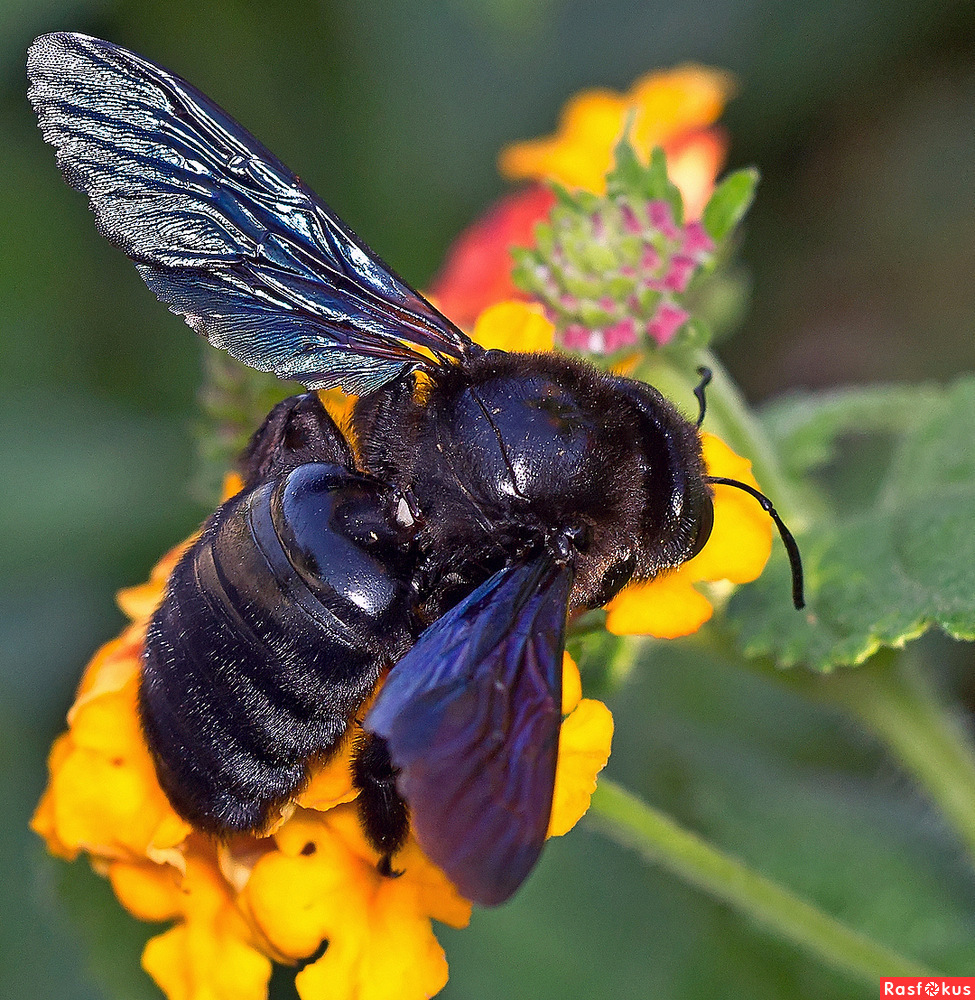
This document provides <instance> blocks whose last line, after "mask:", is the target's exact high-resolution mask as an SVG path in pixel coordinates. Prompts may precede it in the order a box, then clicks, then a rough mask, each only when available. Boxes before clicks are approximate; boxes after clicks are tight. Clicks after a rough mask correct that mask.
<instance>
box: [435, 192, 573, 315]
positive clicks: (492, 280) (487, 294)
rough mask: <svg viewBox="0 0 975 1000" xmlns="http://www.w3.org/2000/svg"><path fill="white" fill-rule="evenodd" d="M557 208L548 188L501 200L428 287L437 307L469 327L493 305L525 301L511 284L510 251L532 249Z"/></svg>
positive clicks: (458, 242)
mask: <svg viewBox="0 0 975 1000" xmlns="http://www.w3.org/2000/svg"><path fill="white" fill-rule="evenodd" d="M554 204H555V195H554V194H553V193H552V192H551V191H550V190H549V189H548V187H546V186H545V185H544V184H530V185H528V186H527V187H524V188H522V189H521V190H520V191H515V192H513V193H512V194H508V195H505V196H504V197H502V198H500V199H498V201H496V202H495V203H494V204H493V205H492V206H491V207H490V208H489V209H488V210H487V211H486V212H485V213H484V214H483V215H482V216H481V217H480V218H479V219H478V220H477V221H476V222H474V223H473V224H472V225H470V226H469V227H468V228H467V229H465V230H464V231H463V232H462V233H461V234H460V236H458V237H457V239H456V240H455V241H454V242H453V244H452V245H451V247H450V249H449V250H448V252H447V259H446V260H445V261H444V265H443V267H442V268H441V269H440V273H439V274H438V275H437V277H436V278H435V279H434V281H433V286H432V288H431V289H430V295H431V297H432V298H433V299H434V300H435V302H436V305H437V308H438V309H440V310H441V311H442V312H443V313H444V314H445V315H446V316H449V317H450V318H451V319H452V320H453V321H454V322H455V323H457V324H459V325H460V326H462V327H464V328H465V329H467V328H469V327H471V326H472V325H473V324H474V320H476V319H477V317H478V315H479V314H480V313H481V311H482V310H484V309H485V308H486V307H487V306H489V305H491V303H492V302H501V301H503V300H505V299H516V298H519V297H521V296H522V293H521V292H520V291H519V290H518V289H517V288H516V287H515V284H514V282H513V281H512V280H511V268H512V259H511V249H512V247H529V246H534V244H535V226H536V225H537V224H538V223H539V222H541V221H542V220H543V219H545V218H547V217H548V214H549V212H550V211H551V210H552V206H553V205H554Z"/></svg>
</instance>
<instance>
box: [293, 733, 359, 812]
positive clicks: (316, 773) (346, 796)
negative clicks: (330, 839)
mask: <svg viewBox="0 0 975 1000" xmlns="http://www.w3.org/2000/svg"><path fill="white" fill-rule="evenodd" d="M352 742H353V740H352V730H350V731H349V732H348V733H346V737H345V739H344V740H343V741H342V746H341V747H339V749H338V750H337V751H335V753H334V754H333V756H332V757H330V758H329V760H328V761H327V762H326V763H325V764H319V765H317V766H316V767H313V768H312V770H311V777H310V778H309V780H308V784H307V785H306V786H305V789H304V791H303V792H302V793H301V794H300V795H299V796H298V805H299V806H300V807H302V808H304V809H318V810H319V811H321V812H324V811H325V810H327V809H332V808H334V807H335V806H339V805H342V803H344V802H351V801H352V800H353V799H354V798H355V797H356V796H357V795H358V794H359V792H358V790H357V789H355V788H353V787H352V764H351V754H352Z"/></svg>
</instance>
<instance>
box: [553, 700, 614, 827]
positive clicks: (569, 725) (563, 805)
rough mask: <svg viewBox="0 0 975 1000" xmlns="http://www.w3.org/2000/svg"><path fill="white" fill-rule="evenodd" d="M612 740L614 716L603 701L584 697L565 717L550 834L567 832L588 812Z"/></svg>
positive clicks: (560, 739) (556, 773) (607, 757)
mask: <svg viewBox="0 0 975 1000" xmlns="http://www.w3.org/2000/svg"><path fill="white" fill-rule="evenodd" d="M612 741H613V716H612V714H611V713H610V711H609V709H608V708H607V707H606V706H605V705H604V704H603V703H602V702H601V701H594V700H592V699H590V698H584V699H583V700H582V701H580V702H579V704H578V705H577V706H576V709H575V711H573V712H572V714H571V715H569V716H568V718H566V719H565V720H564V721H563V723H562V732H561V734H560V737H559V762H558V766H557V768H556V771H555V795H554V798H553V801H552V818H551V820H550V821H549V826H548V836H550V837H561V836H562V835H563V834H565V833H568V831H569V830H571V829H572V827H574V826H575V825H576V823H578V822H579V820H580V819H582V817H583V816H584V815H585V814H586V810H587V809H588V808H589V802H590V800H591V799H592V793H593V792H594V791H595V790H596V775H597V774H598V773H599V772H600V771H601V770H602V769H603V768H604V767H605V766H606V761H607V760H609V751H610V746H611V744H612Z"/></svg>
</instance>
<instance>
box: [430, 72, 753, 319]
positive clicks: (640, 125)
mask: <svg viewBox="0 0 975 1000" xmlns="http://www.w3.org/2000/svg"><path fill="white" fill-rule="evenodd" d="M733 89H734V87H733V81H732V78H731V77H730V76H729V75H728V74H727V73H723V72H721V71H719V70H714V69H708V68H706V67H703V66H693V65H688V66H681V67H678V68H677V69H673V70H669V71H664V72H659V73H650V74H648V75H647V76H644V77H642V78H641V79H639V80H637V81H636V83H634V84H633V86H632V87H631V88H630V89H629V90H628V91H626V92H625V93H617V92H614V91H610V90H605V89H598V90H586V91H583V92H582V93H579V94H577V95H576V96H575V97H573V98H572V100H570V101H569V102H568V104H566V106H565V109H564V110H563V112H562V118H561V122H560V126H559V130H558V132H556V133H555V134H554V135H552V136H548V137H546V138H544V139H535V140H532V141H530V142H523V143H516V144H515V145H513V146H510V147H508V149H506V150H505V151H504V153H502V155H501V158H500V164H499V165H500V168H501V172H502V174H504V175H505V176H506V177H507V178H508V179H509V180H514V181H523V182H527V183H526V184H525V186H524V187H522V188H521V189H520V190H517V191H515V192H513V193H512V194H509V195H507V196H505V197H503V198H501V200H500V201H498V202H497V203H496V204H495V205H494V206H493V207H492V208H491V209H490V210H489V211H488V212H486V213H485V214H484V215H483V216H481V218H480V219H479V220H478V221H477V222H475V223H474V224H473V225H472V226H470V228H468V229H467V230H465V232H463V233H461V235H460V236H459V238H458V239H457V240H456V241H455V243H454V245H453V246H452V247H451V249H450V251H449V253H448V255H447V259H446V261H445V262H444V265H443V268H442V269H441V271H440V274H439V276H438V277H437V279H436V281H435V282H434V285H433V288H432V289H431V293H432V295H433V296H434V298H435V299H436V301H437V304H438V305H439V306H440V308H441V309H443V311H444V312H445V313H446V314H447V315H448V316H450V317H451V319H453V320H454V322H456V323H460V324H461V325H463V326H465V327H466V326H470V325H472V324H473V322H474V320H475V319H477V316H478V314H479V313H480V312H481V310H482V309H484V308H485V307H487V306H489V305H491V304H492V303H494V302H500V301H502V300H504V299H511V298H519V297H522V293H521V291H520V290H519V289H518V288H516V287H515V285H514V283H513V282H512V280H511V248H512V247H531V246H533V245H534V242H535V227H536V226H537V224H538V223H539V222H542V221H543V220H545V219H546V218H547V217H548V215H549V213H550V212H551V210H552V208H553V206H554V205H555V196H554V194H553V193H552V191H551V190H550V188H549V187H548V186H547V183H548V182H554V183H556V184H558V185H560V186H561V187H563V188H566V189H568V190H570V191H587V192H589V193H591V194H595V195H602V194H604V193H605V190H606V175H607V174H608V173H609V171H610V169H611V168H612V165H613V149H614V147H615V145H616V143H617V142H618V140H619V138H620V136H622V135H623V133H624V131H625V130H626V128H627V124H628V123H630V132H629V137H630V141H631V142H632V143H633V145H634V148H635V149H636V150H637V152H638V154H639V155H640V156H641V157H642V158H643V159H644V160H646V159H648V158H649V156H650V152H651V150H653V149H654V148H656V147H659V148H660V149H662V150H663V151H664V153H665V154H666V157H667V173H668V174H669V176H670V179H671V180H672V181H673V183H674V184H675V185H676V186H677V188H678V189H679V190H680V193H681V196H682V198H683V202H684V213H685V217H686V218H687V219H689V220H696V219H698V218H699V217H700V214H701V212H702V211H703V209H704V206H705V204H706V203H707V200H708V198H709V197H710V195H711V191H712V189H713V187H714V180H715V177H717V175H718V171H719V170H720V169H721V166H722V164H723V163H724V159H725V151H726V148H727V140H726V139H725V136H724V133H723V131H722V130H721V128H720V127H719V126H717V125H715V122H716V121H717V119H718V117H719V116H720V115H721V112H722V110H723V108H724V105H725V103H726V101H727V100H728V98H729V97H730V96H731V94H732V92H733Z"/></svg>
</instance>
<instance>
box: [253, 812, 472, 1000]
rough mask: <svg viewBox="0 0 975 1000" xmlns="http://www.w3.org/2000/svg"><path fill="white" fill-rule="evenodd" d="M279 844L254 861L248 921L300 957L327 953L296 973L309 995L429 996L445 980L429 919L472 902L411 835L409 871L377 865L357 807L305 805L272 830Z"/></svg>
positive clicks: (403, 864) (464, 910) (405, 859)
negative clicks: (391, 871)
mask: <svg viewBox="0 0 975 1000" xmlns="http://www.w3.org/2000/svg"><path fill="white" fill-rule="evenodd" d="M275 840H276V842H277V844H278V850H277V851H275V852H272V853H270V854H268V855H266V856H265V857H263V858H261V859H260V861H258V863H257V864H256V865H255V866H254V871H253V872H252V874H251V878H250V881H249V882H248V884H247V887H246V889H245V892H244V897H245V901H246V905H247V907H248V909H249V912H250V913H251V916H252V919H253V920H254V922H255V924H256V925H257V926H258V928H259V929H260V931H261V933H262V934H264V935H266V937H267V938H268V940H269V942H270V943H271V944H272V946H273V947H274V948H276V949H277V950H279V951H280V952H281V953H282V954H284V955H289V956H291V957H293V958H301V957H305V956H307V955H310V954H312V953H313V952H314V951H316V950H317V948H318V947H319V945H320V943H321V942H322V941H323V940H327V941H328V948H327V950H326V952H325V954H324V955H323V956H322V958H320V959H319V960H317V961H316V962H314V963H313V964H311V965H309V966H308V967H307V968H305V969H303V970H302V971H301V972H300V973H299V974H298V976H297V978H296V985H297V987H298V992H299V994H300V996H302V997H303V998H305V1000H311V998H318V997H322V998H326V997H327V998H329V1000H331V998H334V997H349V998H354V1000H363V998H366V997H369V998H375V1000H381V998H385V997H389V998H390V1000H410V998H413V997H416V998H420V997H426V996H432V995H433V993H435V992H437V991H439V990H440V989H441V988H442V987H443V985H444V983H445V982H446V976H447V966H446V961H445V960H444V956H443V950H442V949H441V947H440V945H439V944H438V943H437V940H436V938H435V937H434V935H433V931H432V928H431V923H430V921H431V918H436V919H440V920H445V921H446V922H449V923H452V924H454V925H455V926H462V925H463V924H464V923H466V921H467V919H468V917H469V914H470V904H469V903H467V902H466V901H463V900H461V899H460V897H459V896H458V895H457V892H456V890H455V889H454V888H453V887H452V886H450V884H449V883H448V882H447V880H446V879H445V878H444V876H443V873H442V872H440V871H439V870H438V869H436V868H434V867H433V866H432V865H431V864H430V862H429V861H427V860H426V859H425V858H424V857H423V855H422V853H421V852H420V851H419V849H418V848H417V847H416V845H415V844H414V843H412V842H410V843H408V844H407V845H406V846H405V847H404V849H403V850H402V851H401V852H399V853H398V854H397V856H396V864H397V867H398V868H399V869H401V870H402V872H403V874H402V875H401V876H400V877H399V878H395V879H390V878H386V877H384V876H382V875H381V874H380V873H379V871H378V870H377V868H376V860H377V858H376V854H375V851H374V850H373V849H372V848H371V847H370V846H369V845H368V844H367V843H366V841H365V837H364V835H363V833H362V830H361V827H360V826H359V822H358V818H357V817H356V815H355V812H354V810H353V809H351V808H349V807H340V808H337V809H333V810H330V811H329V812H328V813H327V814H319V813H314V812H310V811H299V812H298V813H296V814H295V816H294V817H293V818H292V819H291V820H290V821H289V822H288V823H286V824H285V825H284V826H283V827H282V828H281V830H279V831H278V833H277V834H276V835H275Z"/></svg>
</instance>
